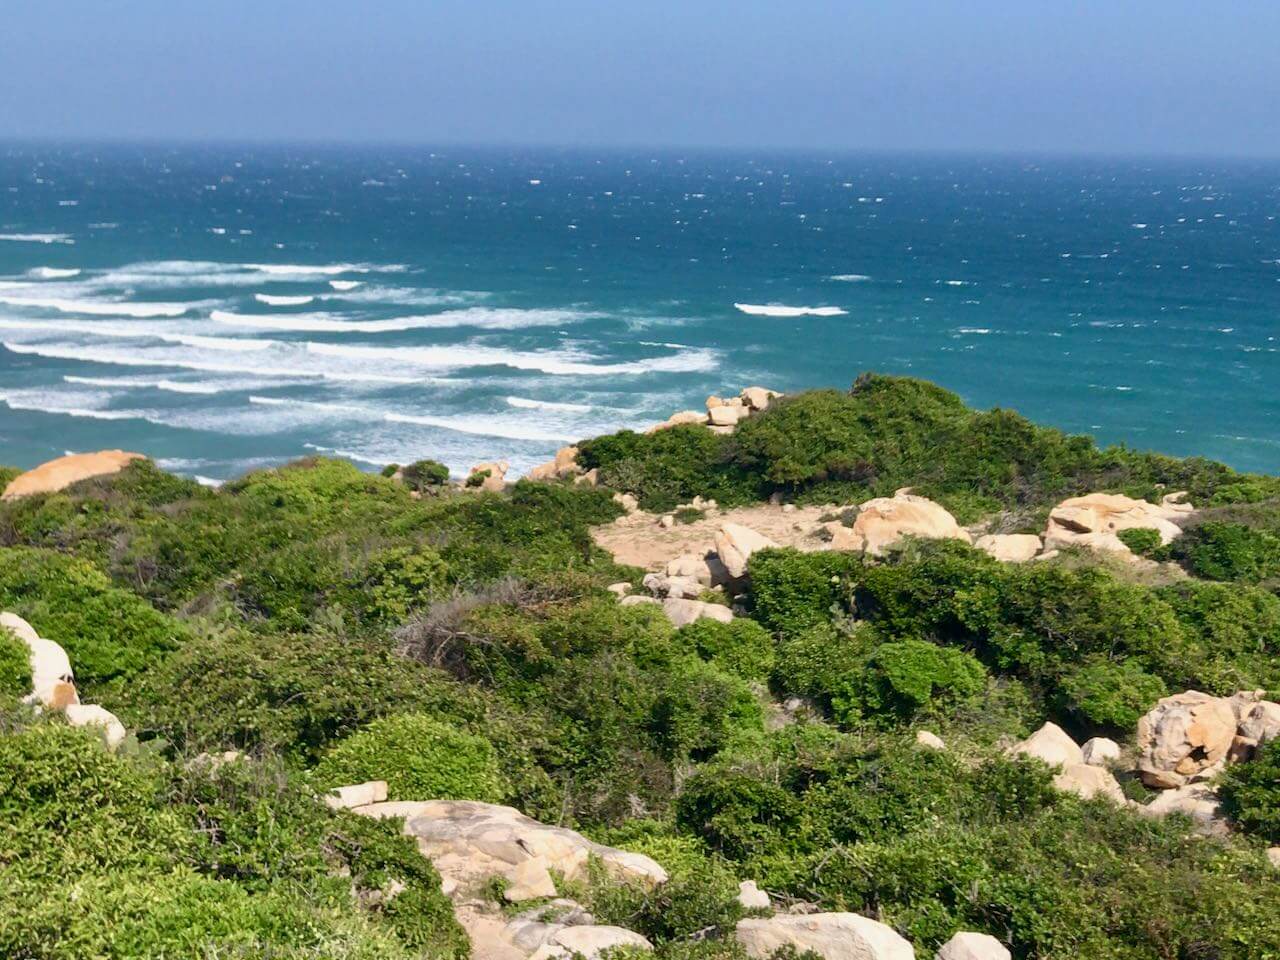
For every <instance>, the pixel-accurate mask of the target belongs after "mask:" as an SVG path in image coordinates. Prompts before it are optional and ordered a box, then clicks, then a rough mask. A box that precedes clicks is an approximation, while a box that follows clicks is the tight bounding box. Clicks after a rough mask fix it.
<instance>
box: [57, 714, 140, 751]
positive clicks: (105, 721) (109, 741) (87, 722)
mask: <svg viewBox="0 0 1280 960" xmlns="http://www.w3.org/2000/svg"><path fill="white" fill-rule="evenodd" d="M62 712H63V715H64V716H66V718H67V723H69V724H71V726H73V727H101V728H102V739H103V741H105V742H106V745H107V749H108V750H114V749H115V748H116V747H118V746H120V744H121V743H123V742H124V738H125V729H124V724H123V723H121V722H120V720H119V718H118V717H117V716H116V715H115V714H114V713H112V712H111V711H110V710H107V709H106V708H105V707H100V706H98V705H97V704H96V703H69V704H67V705H66V707H64V708H63V711H62Z"/></svg>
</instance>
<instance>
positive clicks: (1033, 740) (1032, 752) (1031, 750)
mask: <svg viewBox="0 0 1280 960" xmlns="http://www.w3.org/2000/svg"><path fill="white" fill-rule="evenodd" d="M1012 752H1013V753H1015V754H1024V755H1025V756H1028V757H1035V758H1036V759H1038V760H1043V761H1044V762H1045V763H1047V764H1048V765H1049V766H1051V767H1061V768H1064V769H1065V768H1067V767H1074V766H1077V765H1080V764H1083V763H1084V753H1083V752H1082V751H1081V749H1080V747H1079V746H1077V745H1076V742H1075V741H1074V740H1072V739H1071V737H1070V736H1068V734H1067V732H1066V731H1065V730H1063V729H1062V728H1061V727H1060V726H1058V725H1057V724H1056V723H1046V724H1045V725H1044V726H1043V727H1041V728H1040V729H1039V730H1037V731H1036V732H1035V733H1033V734H1032V735H1031V736H1029V737H1027V739H1025V740H1023V741H1022V742H1021V743H1018V744H1015V745H1014V747H1013V750H1012Z"/></svg>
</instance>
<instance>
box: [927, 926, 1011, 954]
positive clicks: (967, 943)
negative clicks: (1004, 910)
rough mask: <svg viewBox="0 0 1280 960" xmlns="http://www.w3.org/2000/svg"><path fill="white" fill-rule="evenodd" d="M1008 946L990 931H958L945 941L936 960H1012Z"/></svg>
mask: <svg viewBox="0 0 1280 960" xmlns="http://www.w3.org/2000/svg"><path fill="white" fill-rule="evenodd" d="M1011 957H1012V954H1010V953H1009V950H1008V948H1007V947H1006V946H1005V945H1004V944H1003V943H1001V942H1000V941H999V940H997V939H996V938H995V937H993V936H991V934H989V933H969V932H968V931H965V932H961V933H957V934H956V935H955V936H954V937H952V938H951V939H950V940H948V941H947V942H946V943H944V944H943V945H942V946H941V948H939V950H938V952H937V953H936V954H935V955H934V960H1010V958H1011Z"/></svg>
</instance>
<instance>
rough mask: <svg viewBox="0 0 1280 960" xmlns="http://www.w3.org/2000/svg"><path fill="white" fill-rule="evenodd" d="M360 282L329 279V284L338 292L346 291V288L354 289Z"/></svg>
mask: <svg viewBox="0 0 1280 960" xmlns="http://www.w3.org/2000/svg"><path fill="white" fill-rule="evenodd" d="M360 283H361V281H359V280H330V281H329V286H331V287H333V289H335V290H337V291H339V292H346V291H348V290H354V289H355V288H356V287H358V286H360Z"/></svg>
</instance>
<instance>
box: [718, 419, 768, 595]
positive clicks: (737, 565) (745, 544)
mask: <svg viewBox="0 0 1280 960" xmlns="http://www.w3.org/2000/svg"><path fill="white" fill-rule="evenodd" d="M716 409H719V408H716ZM776 546H777V544H776V543H774V542H773V541H772V540H770V539H769V538H768V537H766V536H765V535H764V534H762V533H757V532H756V531H754V530H752V529H751V528H750V527H744V526H743V525H742V524H740V523H726V524H725V525H724V526H722V527H721V528H720V530H719V532H718V533H716V555H717V556H718V557H719V558H720V562H721V563H722V564H723V565H724V568H725V570H727V571H728V573H729V576H731V577H733V578H735V579H737V578H740V577H744V576H746V573H747V562H748V561H749V560H750V559H751V554H753V553H755V552H756V551H757V550H766V549H768V548H769V547H776Z"/></svg>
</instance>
